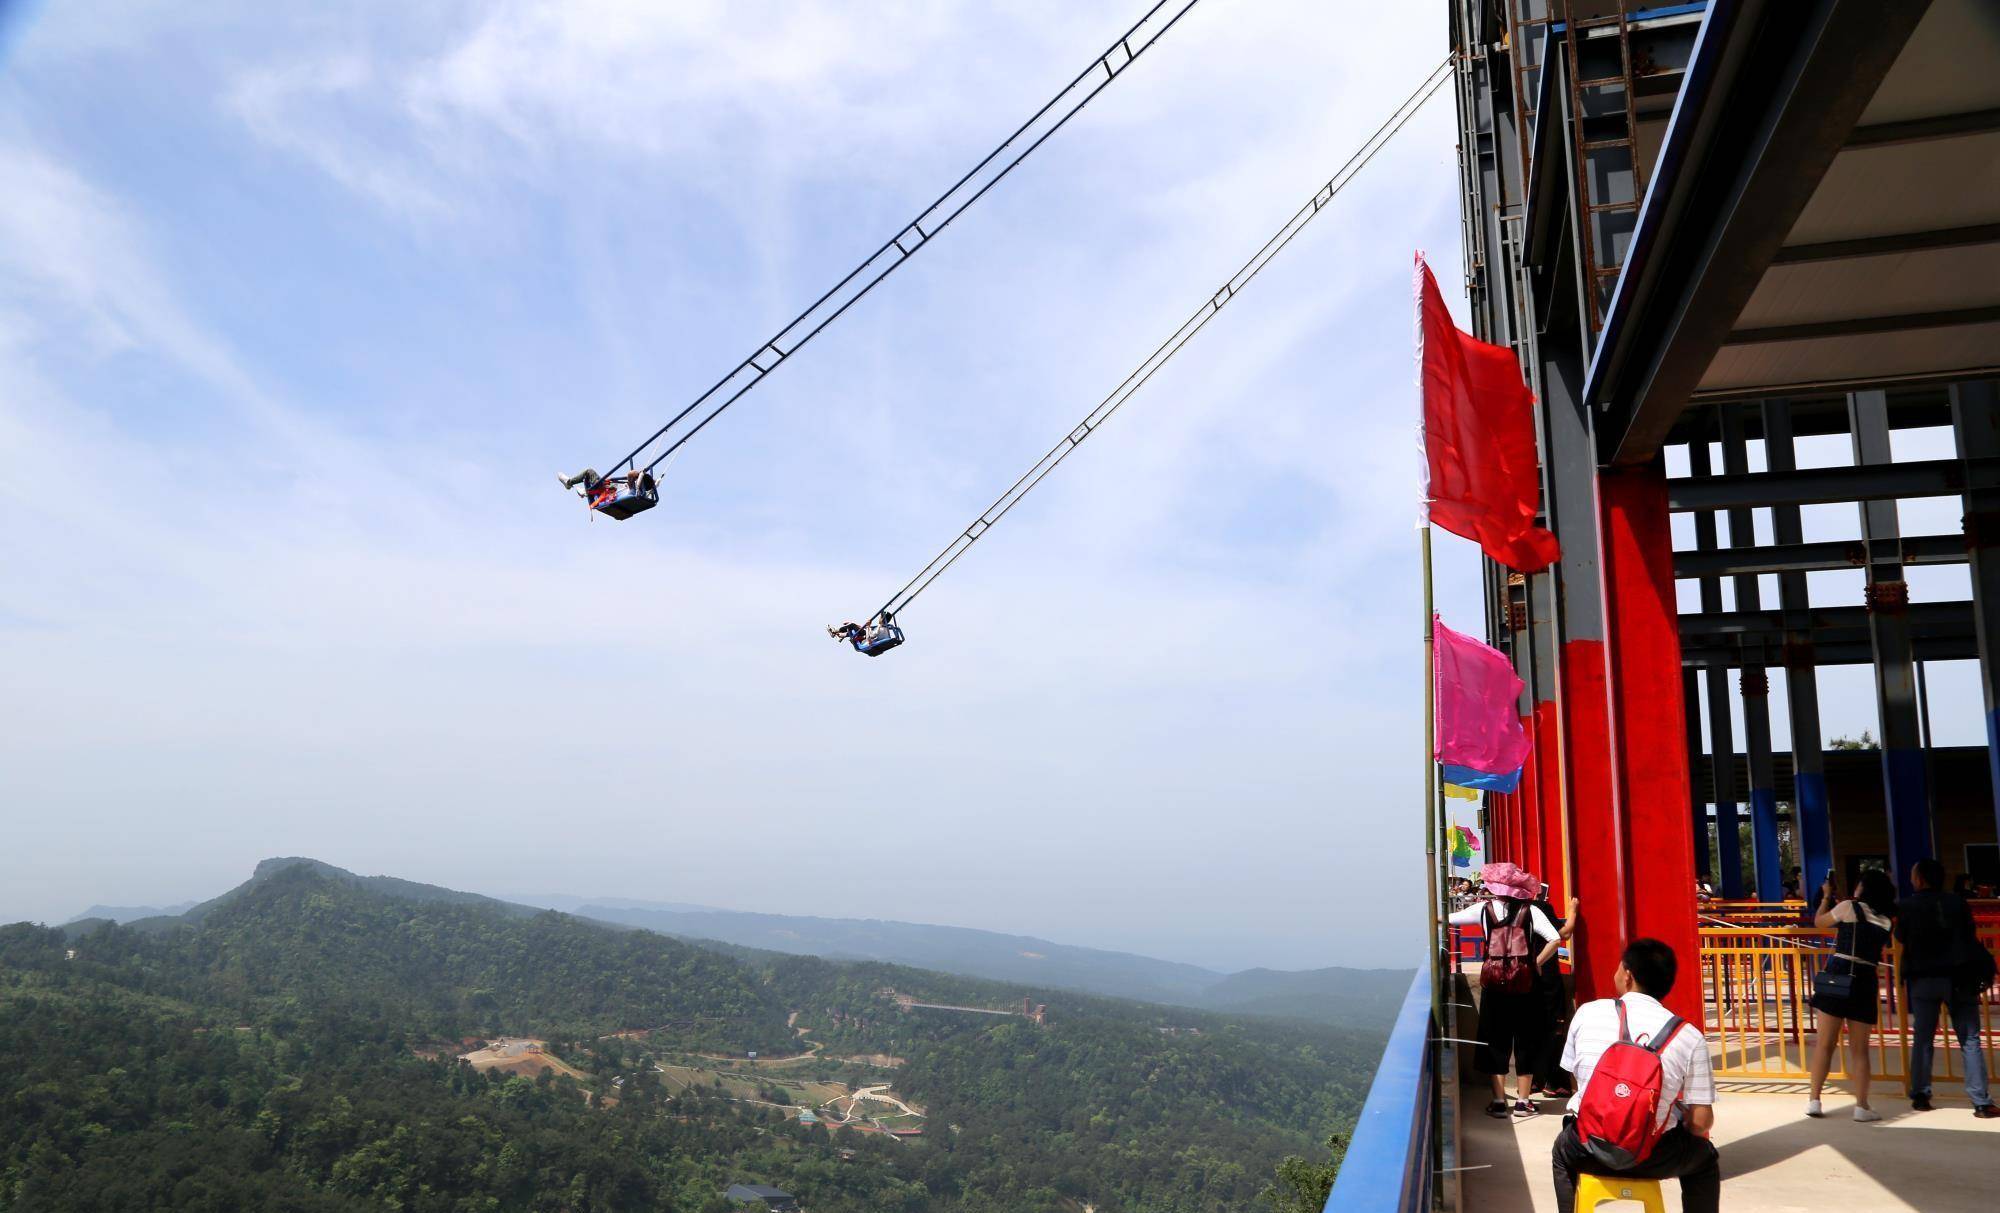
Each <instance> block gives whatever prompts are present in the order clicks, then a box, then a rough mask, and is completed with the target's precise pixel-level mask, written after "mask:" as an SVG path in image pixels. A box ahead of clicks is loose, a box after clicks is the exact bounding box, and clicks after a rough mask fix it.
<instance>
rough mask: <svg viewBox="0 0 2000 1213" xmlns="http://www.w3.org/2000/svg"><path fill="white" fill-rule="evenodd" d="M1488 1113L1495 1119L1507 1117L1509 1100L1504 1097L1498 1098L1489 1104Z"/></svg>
mask: <svg viewBox="0 0 2000 1213" xmlns="http://www.w3.org/2000/svg"><path fill="white" fill-rule="evenodd" d="M1486 1114H1487V1115H1488V1116H1491V1117H1492V1118H1493V1119H1495V1120H1505V1119H1507V1101H1506V1100H1504V1099H1496V1100H1494V1101H1493V1102H1492V1103H1490V1104H1487V1105H1486Z"/></svg>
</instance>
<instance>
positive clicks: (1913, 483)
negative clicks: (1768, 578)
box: [1667, 459, 1966, 513]
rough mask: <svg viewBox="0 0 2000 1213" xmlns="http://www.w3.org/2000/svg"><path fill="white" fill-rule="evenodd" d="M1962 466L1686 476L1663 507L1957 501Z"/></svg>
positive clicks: (1929, 463) (1936, 463) (1933, 463)
mask: <svg viewBox="0 0 2000 1213" xmlns="http://www.w3.org/2000/svg"><path fill="white" fill-rule="evenodd" d="M1965 467H1966V465H1964V464H1962V463H1960V462H1959V461H1958V460H1956V459H1913V460H1910V461H1909V462H1907V463H1883V464H1871V465H1868V466H1865V467H1835V468H1801V469H1799V470H1798V471H1796V472H1752V473H1750V474H1749V475H1747V476H1688V477H1684V478H1682V479H1679V480H1670V481H1668V482H1667V508H1668V509H1670V510H1673V511H1675V512H1676V513H1686V512H1687V511H1689V510H1721V509H1730V508H1740V507H1744V506H1752V507H1755V506H1767V505H1825V504H1828V503H1830V502H1841V501H1893V500H1895V499H1896V498H1899V497H1955V496H1957V495H1959V494H1960V493H1962V492H1964V491H1965Z"/></svg>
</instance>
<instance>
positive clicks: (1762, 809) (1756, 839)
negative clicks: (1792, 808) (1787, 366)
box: [1721, 404, 1785, 901]
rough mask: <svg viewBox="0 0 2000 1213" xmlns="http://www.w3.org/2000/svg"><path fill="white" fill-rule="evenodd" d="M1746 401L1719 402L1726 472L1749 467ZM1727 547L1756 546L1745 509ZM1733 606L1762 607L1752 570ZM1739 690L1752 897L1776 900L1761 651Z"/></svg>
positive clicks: (1777, 867) (1774, 812)
mask: <svg viewBox="0 0 2000 1213" xmlns="http://www.w3.org/2000/svg"><path fill="white" fill-rule="evenodd" d="M1750 407H1751V406H1749V405H1743V404H1726V405H1723V406H1722V410H1721V412H1722V471H1723V474H1724V475H1728V476H1746V475H1748V474H1749V472H1750V452H1749V443H1748V442H1746V441H1745V440H1744V437H1743V421H1744V415H1745V413H1747V412H1748V410H1749V409H1750ZM1726 517H1727V518H1728V521H1729V546H1730V547H1732V548H1754V547H1756V546H1757V532H1756V525H1755V522H1754V520H1753V519H1752V516H1751V512H1750V510H1749V509H1748V508H1738V509H1732V510H1730V511H1729V512H1728V514H1727V515H1726ZM1735 585H1736V609H1737V610H1739V611H1758V610H1762V609H1763V596H1762V591H1761V589H1760V587H1759V586H1758V583H1757V575H1756V574H1755V573H1739V574H1737V575H1736V578H1735ZM1737 678H1738V685H1739V686H1740V688H1741V690H1742V692H1743V752H1744V753H1745V754H1746V755H1747V756H1748V758H1749V766H1750V837H1751V840H1752V843H1753V846H1754V855H1755V863H1756V872H1757V897H1758V899H1759V900H1760V901H1778V900H1780V899H1781V898H1783V897H1784V888H1785V868H1784V863H1783V860H1782V859H1781V858H1780V856H1779V854H1778V776H1777V771H1776V764H1774V763H1773V762H1772V760H1771V679H1770V676H1769V675H1768V674H1766V673H1765V672H1764V662H1763V661H1762V660H1761V654H1753V653H1751V652H1749V651H1747V650H1746V651H1745V652H1744V654H1743V668H1742V670H1741V672H1740V673H1739V674H1738V675H1737Z"/></svg>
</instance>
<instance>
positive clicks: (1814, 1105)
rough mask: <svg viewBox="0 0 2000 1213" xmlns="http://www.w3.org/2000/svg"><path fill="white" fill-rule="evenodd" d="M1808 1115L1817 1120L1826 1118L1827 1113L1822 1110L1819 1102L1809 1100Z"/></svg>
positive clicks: (1807, 1105)
mask: <svg viewBox="0 0 2000 1213" xmlns="http://www.w3.org/2000/svg"><path fill="white" fill-rule="evenodd" d="M1806 1115H1807V1116H1811V1117H1814V1118H1815V1119H1817V1118H1818V1117H1821V1116H1825V1115H1826V1113H1825V1112H1824V1111H1822V1110H1821V1109H1820V1106H1819V1100H1817V1099H1808V1100H1806Z"/></svg>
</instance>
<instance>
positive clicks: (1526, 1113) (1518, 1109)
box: [1514, 1099, 1542, 1120]
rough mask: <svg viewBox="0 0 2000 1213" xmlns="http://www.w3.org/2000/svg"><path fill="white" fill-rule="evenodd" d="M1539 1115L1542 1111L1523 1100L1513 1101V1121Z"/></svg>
mask: <svg viewBox="0 0 2000 1213" xmlns="http://www.w3.org/2000/svg"><path fill="white" fill-rule="evenodd" d="M1541 1114H1542V1110H1541V1109H1540V1108H1538V1107H1536V1106H1535V1105H1534V1104H1531V1103H1529V1102H1528V1101H1527V1100H1525V1099H1517V1100H1515V1101H1514V1119H1515V1120H1526V1119H1528V1118H1529V1117H1530V1116H1540V1115H1541Z"/></svg>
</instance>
